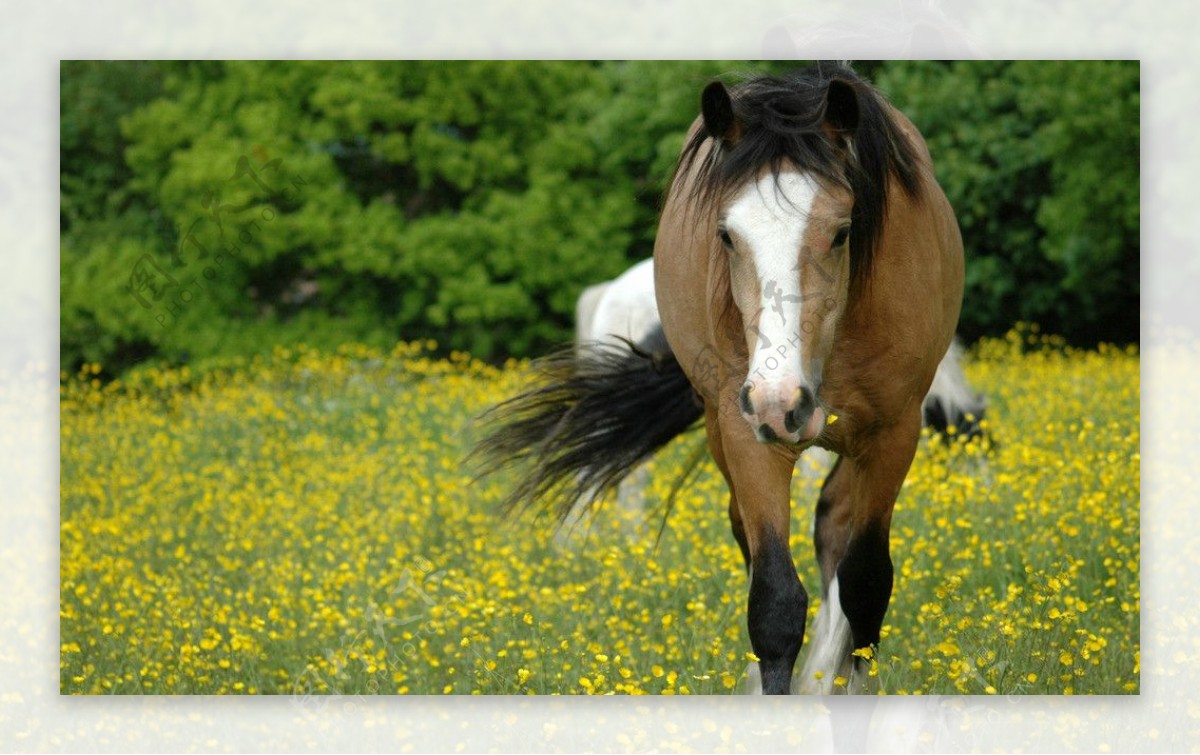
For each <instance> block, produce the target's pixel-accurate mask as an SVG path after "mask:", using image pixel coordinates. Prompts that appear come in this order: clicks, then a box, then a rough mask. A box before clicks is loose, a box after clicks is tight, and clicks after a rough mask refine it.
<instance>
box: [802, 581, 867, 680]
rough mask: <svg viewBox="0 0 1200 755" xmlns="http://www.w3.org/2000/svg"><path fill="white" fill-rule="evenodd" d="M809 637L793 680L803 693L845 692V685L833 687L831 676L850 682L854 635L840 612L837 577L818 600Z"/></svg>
mask: <svg viewBox="0 0 1200 755" xmlns="http://www.w3.org/2000/svg"><path fill="white" fill-rule="evenodd" d="M812 637H813V639H812V645H811V647H810V649H809V653H808V660H806V661H805V662H804V669H803V670H802V671H801V672H800V677H799V678H798V679H795V680H793V681H794V683H797V684H798V687H799V691H800V693H801V694H805V695H833V694H841V693H845V692H846V691H847V687H846V686H835V685H834V679H835V678H836V677H839V676H840V677H842V678H843V679H845V680H846V683H847V685H848V684H849V683H850V682H851V681H852V680H851V666H852V664H851V660H852V656H851V655H850V653H851V652H852V651H853V650H854V637H853V635H852V634H851V632H850V620H849V619H847V618H846V614H844V613H842V602H841V600H840V598H839V593H838V580H837V577H834V578H833V581H832V582H830V583H829V599H828V600H825V601H823V602H822V603H821V609H820V610H819V611H818V612H817V620H816V622H815V626H814V627H813V635H812Z"/></svg>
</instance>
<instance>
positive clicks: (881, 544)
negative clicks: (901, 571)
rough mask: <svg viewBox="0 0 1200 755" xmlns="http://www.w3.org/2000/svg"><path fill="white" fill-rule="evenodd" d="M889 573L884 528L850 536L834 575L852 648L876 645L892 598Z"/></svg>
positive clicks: (886, 540)
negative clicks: (852, 638)
mask: <svg viewBox="0 0 1200 755" xmlns="http://www.w3.org/2000/svg"><path fill="white" fill-rule="evenodd" d="M892 574H893V572H892V558H891V556H889V555H888V532H887V528H886V527H883V526H882V525H872V526H870V527H868V528H866V529H864V530H863V531H861V532H859V533H857V534H855V535H854V536H852V537H851V538H850V542H849V544H848V545H847V546H846V554H845V555H844V556H843V557H842V561H841V563H840V564H838V569H837V578H838V592H839V594H840V597H841V602H842V612H843V613H845V614H846V619H847V620H849V622H850V632H851V634H852V635H853V637H854V647H855V648H864V647H867V646H869V645H878V644H879V630H880V629H881V628H882V627H883V617H884V614H886V613H887V608H888V602H889V601H890V600H891V598H892Z"/></svg>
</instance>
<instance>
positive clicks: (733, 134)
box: [700, 81, 742, 144]
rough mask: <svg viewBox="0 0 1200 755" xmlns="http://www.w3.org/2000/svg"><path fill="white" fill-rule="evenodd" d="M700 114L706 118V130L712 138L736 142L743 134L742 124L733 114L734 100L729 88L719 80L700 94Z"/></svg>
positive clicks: (727, 142) (729, 142)
mask: <svg viewBox="0 0 1200 755" xmlns="http://www.w3.org/2000/svg"><path fill="white" fill-rule="evenodd" d="M700 115H701V116H702V117H703V118H704V130H705V131H707V132H708V135H709V136H711V137H712V138H714V139H716V140H718V141H722V142H725V143H726V144H736V143H737V140H738V139H740V138H741V136H742V124H741V122H739V121H738V119H737V116H735V115H734V114H733V100H732V99H730V97H729V90H728V89H726V88H725V85H724V84H722V83H721V82H719V81H714V82H713V83H711V84H709V85H708V86H706V87H704V93H703V94H701V95H700Z"/></svg>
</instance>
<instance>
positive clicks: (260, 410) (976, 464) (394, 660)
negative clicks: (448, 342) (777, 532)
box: [60, 328, 1140, 704]
mask: <svg viewBox="0 0 1200 755" xmlns="http://www.w3.org/2000/svg"><path fill="white" fill-rule="evenodd" d="M435 349H436V344H433V343H407V344H401V345H399V346H397V347H396V348H395V349H394V350H392V351H391V352H381V351H377V350H373V349H369V348H367V347H343V348H341V349H339V350H338V351H336V352H335V353H329V352H320V351H316V350H308V349H277V350H276V351H275V353H274V354H273V355H271V356H269V357H262V358H254V359H244V360H230V361H226V362H223V363H220V364H213V365H210V366H208V367H205V368H204V369H202V370H198V369H192V368H189V367H177V368H171V367H146V368H142V369H140V370H136V371H134V372H131V373H129V374H128V375H125V376H123V377H120V378H117V379H113V380H102V379H101V376H102V375H103V368H102V366H101V365H94V364H86V365H84V367H83V368H82V369H81V370H80V371H79V373H78V374H71V375H63V376H61V394H60V411H61V510H60V522H61V524H60V527H61V529H60V577H61V581H60V642H61V647H60V651H61V652H60V691H61V692H62V693H65V694H141V693H146V694H222V693H232V694H283V695H296V696H300V697H303V698H305V699H310V700H312V701H314V704H319V701H321V700H325V699H328V698H325V697H317V696H324V695H368V694H396V693H402V694H403V693H413V694H443V693H445V694H450V693H453V694H522V693H537V694H559V693H561V694H605V693H617V694H643V693H650V694H727V693H730V692H735V691H738V690H740V689H741V688H742V685H743V683H744V681H745V676H746V674H745V672H746V668H747V664H748V663H749V662H751V661H752V656H751V655H750V653H749V650H750V646H749V642H748V639H747V637H746V629H745V615H744V605H745V599H746V590H747V580H746V576H745V573H744V571H743V568H742V564H741V557H740V555H739V553H738V550H737V546H736V545H735V543H734V541H733V538H732V536H731V535H730V533H729V529H728V523H727V520H726V517H725V505H726V500H727V498H726V492H725V490H724V484H723V482H722V480H721V479H720V475H719V473H718V472H717V471H716V469H715V467H714V466H713V465H712V463H711V462H708V463H706V464H705V465H704V466H703V467H702V468H701V470H700V472H699V475H698V476H697V478H696V479H695V481H694V482H693V483H692V484H691V485H689V486H688V487H687V488H686V489H685V490H684V491H683V493H682V494H681V495H680V496H679V497H678V499H677V500H676V502H675V505H674V508H673V510H672V511H671V513H670V517H669V520H668V521H667V524H666V527H665V528H664V529H662V530H661V537H660V536H659V535H660V524H661V521H662V505H661V502H662V500H663V499H664V497H665V496H666V494H667V492H668V491H669V490H670V488H671V483H672V482H673V481H674V474H673V471H674V470H675V469H677V468H678V467H679V466H680V465H681V464H682V462H683V460H684V459H686V458H687V457H688V456H689V455H690V453H691V452H692V451H693V449H694V448H695V446H696V444H698V443H701V442H702V440H703V434H702V432H693V433H689V434H687V435H685V436H683V437H681V438H679V439H677V440H676V441H675V442H674V443H673V444H672V445H671V446H669V447H668V448H667V449H666V450H665V451H664V453H662V454H661V455H660V456H659V457H658V458H657V459H656V460H655V461H654V462H652V463H651V464H650V465H648V467H647V472H646V473H645V481H644V483H645V484H644V486H643V487H641V488H640V489H635V488H631V489H629V490H627V491H626V495H624V497H623V500H622V501H620V502H616V501H612V502H609V505H606V506H604V507H603V508H602V509H601V510H599V511H598V512H596V513H595V514H594V515H593V516H591V517H589V518H587V519H585V520H583V521H581V522H580V523H578V524H577V526H576V527H575V528H574V529H573V530H572V531H570V532H569V533H562V534H560V535H559V536H557V537H555V536H554V534H553V532H552V529H551V526H550V525H551V523H550V522H549V521H548V520H547V519H544V518H543V519H537V518H535V517H533V516H531V515H526V516H520V517H516V516H504V515H501V514H500V513H499V512H498V511H497V508H496V507H497V503H498V502H499V501H500V500H501V499H502V498H503V495H504V493H505V491H506V489H507V487H508V485H510V484H511V481H512V479H513V478H512V477H511V476H507V475H506V474H499V475H496V476H493V477H490V478H486V479H483V480H475V479H474V477H473V470H472V469H471V468H469V467H467V466H464V465H463V464H462V460H463V457H464V455H465V453H466V451H467V450H468V449H469V447H470V445H471V443H472V441H473V440H474V439H476V438H477V437H479V436H480V434H481V429H480V428H479V427H477V426H476V425H475V424H474V418H475V417H476V416H478V415H479V414H480V413H481V412H482V411H483V410H484V409H486V408H487V407H489V406H490V405H492V404H494V403H496V402H497V401H500V400H502V399H504V398H505V397H507V396H510V395H512V394H513V393H515V392H516V391H517V390H518V389H519V387H520V386H521V385H522V383H523V381H524V380H526V379H527V375H528V369H529V365H528V363H526V362H516V361H514V362H510V363H508V364H506V365H505V366H504V367H502V368H496V367H491V366H488V365H485V364H483V363H481V362H478V361H475V360H473V359H471V358H470V357H468V356H466V355H463V354H452V355H451V356H450V358H448V359H439V358H434V357H432V356H430V355H431V354H432V353H433V351H434V350H435ZM1139 361H1140V358H1139V354H1138V352H1137V350H1136V349H1135V348H1128V349H1117V348H1113V347H1101V348H1099V349H1096V350H1087V351H1084V350H1078V349H1073V348H1069V347H1066V346H1064V345H1063V343H1062V342H1061V341H1060V340H1059V339H1056V338H1053V337H1047V336H1043V335H1041V334H1039V333H1038V332H1037V330H1036V328H1021V329H1018V330H1014V331H1013V332H1011V333H1009V334H1008V336H1007V337H1005V338H1003V339H992V340H984V341H982V342H980V343H979V344H977V345H976V346H975V347H974V348H973V349H972V350H971V352H970V355H969V359H968V361H967V363H966V365H965V368H966V372H967V375H968V377H969V378H970V380H971V381H972V383H973V384H974V385H975V386H976V387H977V388H978V389H979V390H981V391H983V392H984V393H986V394H987V396H988V402H989V405H988V419H987V421H986V424H987V438H988V440H987V441H986V442H983V443H981V442H979V441H974V440H973V441H970V442H962V441H947V440H945V439H943V438H941V437H937V436H933V435H927V436H926V437H925V438H924V439H923V440H922V444H921V448H920V450H919V451H918V455H917V459H916V461H915V463H914V465H913V468H912V471H911V472H910V473H909V476H908V479H907V481H906V483H905V485H904V488H903V490H902V492H901V495H900V499H899V502H898V504H897V508H896V515H895V518H894V522H893V529H892V540H891V552H892V559H893V561H894V563H895V570H896V586H895V589H894V592H893V599H892V604H891V608H890V610H889V613H888V616H887V618H886V620H885V626H884V631H883V640H882V643H881V645H880V647H879V651H878V653H877V655H876V658H875V664H876V671H877V673H878V675H879V678H880V683H881V687H882V691H883V692H885V693H888V694H1129V693H1137V692H1138V690H1139V672H1140V668H1139V665H1140V656H1139V606H1140V590H1139V562H1140V553H1139V502H1140V501H1139V485H1140V456H1139ZM817 466H818V465H817V462H816V460H813V459H807V458H804V459H802V460H801V464H800V471H799V473H798V474H797V475H796V478H795V481H794V486H793V487H794V489H793V504H792V505H793V507H794V509H795V511H794V513H793V524H794V526H793V538H792V550H793V554H794V556H795V558H796V562H797V565H798V567H799V569H800V574H801V579H802V580H803V581H804V583H805V585H806V586H807V587H808V589H809V592H810V594H811V595H812V596H813V598H814V599H813V600H812V601H811V605H810V622H811V620H812V617H813V616H815V614H816V611H817V609H818V607H819V603H820V600H819V584H820V583H819V578H818V576H817V570H816V567H815V564H814V561H813V557H812V545H811V539H810V534H809V533H810V531H811V517H812V512H813V508H814V505H815V501H816V497H817V490H818V488H819V486H820V482H821V479H822V474H821V472H822V470H820V469H818V468H817ZM810 626H811V624H810ZM802 660H803V658H802V659H801V661H802ZM798 667H799V665H798Z"/></svg>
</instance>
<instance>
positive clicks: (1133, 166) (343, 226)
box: [60, 61, 1140, 374]
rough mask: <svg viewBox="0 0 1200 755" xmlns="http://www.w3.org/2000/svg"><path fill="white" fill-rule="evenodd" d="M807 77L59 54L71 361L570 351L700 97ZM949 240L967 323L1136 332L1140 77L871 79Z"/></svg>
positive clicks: (652, 219) (750, 67) (931, 74)
mask: <svg viewBox="0 0 1200 755" xmlns="http://www.w3.org/2000/svg"><path fill="white" fill-rule="evenodd" d="M795 65H798V64H797V63H794V62H787V63H780V62H772V63H762V62H745V61H741V62H739V61H709V62H516V61H478V62H227V63H226V62H209V61H195V62H104V61H81V62H64V63H62V66H61V72H60V76H61V81H60V84H61V90H60V91H61V126H60V128H61V153H60V157H61V166H60V170H61V320H60V326H61V354H62V369H64V370H68V371H70V370H74V369H75V368H77V367H78V366H79V365H81V364H83V363H85V362H91V363H100V364H103V365H104V366H105V370H106V372H107V373H109V374H113V373H117V372H120V371H122V370H124V369H126V368H128V367H130V366H132V365H134V364H136V363H138V362H141V361H144V360H146V359H151V358H153V359H156V360H157V359H165V360H167V361H170V362H194V361H202V360H207V359H211V358H215V357H224V356H232V355H249V354H254V353H260V352H263V351H266V350H269V349H270V348H272V347H273V346H275V345H276V344H283V345H289V344H296V343H306V344H309V345H312V346H316V347H319V348H331V347H333V346H335V345H336V344H340V343H343V342H348V341H354V342H362V343H366V344H369V345H372V346H378V347H388V346H390V345H391V344H393V343H395V342H396V341H397V340H417V339H430V338H432V339H435V340H436V341H437V342H438V344H439V347H440V348H441V349H442V350H450V349H458V350H465V351H469V352H471V353H473V354H474V355H476V356H478V357H480V358H483V359H488V360H493V361H496V360H501V359H504V358H506V357H509V356H532V355H537V354H540V353H543V352H544V351H546V350H547V349H549V348H551V347H553V346H556V345H559V344H561V343H563V342H566V341H568V340H569V339H570V338H571V333H572V330H573V315H574V306H575V300H576V298H577V296H578V295H579V293H580V291H581V290H582V289H583V288H584V287H585V286H587V285H590V284H592V283H595V282H598V281H600V280H604V279H607V278H611V277H613V276H615V275H617V274H619V273H620V272H621V271H623V270H624V269H625V268H627V267H628V266H629V265H631V264H632V263H633V262H635V261H637V260H640V259H642V258H644V257H647V256H649V255H650V253H651V250H652V247H653V240H654V233H655V225H656V222H657V214H658V207H659V202H660V198H661V195H662V192H663V190H664V188H665V184H666V181H667V180H668V179H669V177H670V174H671V170H672V167H673V165H674V161H675V158H676V155H677V153H678V150H679V147H680V144H681V142H682V139H683V136H684V133H685V132H686V130H687V128H688V126H689V124H690V123H691V121H692V119H693V118H694V117H695V114H696V111H697V107H698V99H699V92H700V90H701V89H702V88H703V86H704V84H705V83H706V82H707V81H708V80H710V79H711V78H712V77H714V76H727V75H728V76H729V80H731V81H734V80H736V79H737V76H738V75H740V74H742V73H744V72H751V71H755V72H758V71H770V72H781V71H783V70H786V69H788V68H791V67H793V66H795ZM855 67H856V68H857V69H858V70H859V72H860V73H861V74H863V75H864V76H866V77H867V78H869V79H871V80H872V81H873V82H874V83H875V84H876V85H877V86H879V88H880V89H882V90H883V91H884V92H885V93H886V94H887V96H888V97H889V98H890V99H891V100H892V101H893V102H895V103H896V104H897V105H898V106H899V107H901V108H902V109H903V110H904V111H905V112H906V113H907V114H908V115H909V116H910V117H911V118H912V120H913V121H914V122H915V123H916V124H917V125H918V127H919V128H921V130H922V131H923V133H924V134H925V136H926V139H927V140H928V142H929V146H930V150H931V152H932V153H933V156H934V162H935V167H936V169H937V172H938V177H939V179H940V180H941V182H942V185H943V187H944V188H945V189H946V192H947V194H948V195H949V197H950V200H951V202H952V203H953V205H954V207H955V209H956V211H957V213H958V218H959V222H960V224H961V226H962V229H963V236H964V241H965V245H966V251H967V289H966V296H965V302H964V308H963V316H962V324H961V327H960V332H961V334H962V335H963V336H964V337H965V338H966V339H967V340H968V341H969V340H973V339H974V338H977V337H979V336H981V335H985V334H988V335H1000V334H1003V333H1004V332H1006V331H1007V330H1008V329H1009V328H1010V327H1011V326H1012V325H1013V323H1015V322H1018V321H1025V322H1036V323H1039V324H1040V325H1041V327H1042V328H1043V330H1046V331H1049V332H1054V333H1057V334H1060V335H1062V336H1065V337H1066V338H1067V339H1068V340H1069V341H1071V342H1073V343H1076V344H1079V345H1091V344H1094V343H1096V342H1099V341H1109V342H1116V343H1128V342H1135V341H1137V339H1138V332H1139V322H1140V318H1139V307H1140V297H1139V242H1138V235H1139V210H1138V202H1139V66H1138V63H1137V62H1136V61H1133V62H1112V61H1095V62H1090V61H1089V62H1057V61H1050V62H1036V61H1018V62H990V61H989V62H955V63H927V62H886V63H879V62H864V63H858V64H856V66H855Z"/></svg>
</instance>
